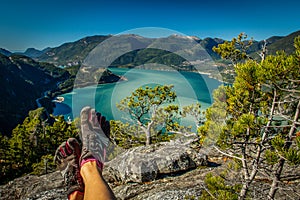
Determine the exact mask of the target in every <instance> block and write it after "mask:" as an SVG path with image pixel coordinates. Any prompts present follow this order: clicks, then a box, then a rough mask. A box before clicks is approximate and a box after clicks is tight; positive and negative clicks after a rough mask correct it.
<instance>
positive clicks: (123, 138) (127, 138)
mask: <svg viewBox="0 0 300 200" xmlns="http://www.w3.org/2000/svg"><path fill="white" fill-rule="evenodd" d="M140 131H141V130H140V128H139V126H135V125H132V124H129V123H128V122H127V123H123V122H121V121H115V120H111V121H110V137H111V140H112V141H113V142H114V143H115V144H116V145H118V146H120V147H122V148H124V149H129V148H132V147H135V146H140V145H143V144H145V137H142V136H143V135H141V134H139V132H140Z"/></svg>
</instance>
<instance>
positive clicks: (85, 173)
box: [80, 161, 116, 200]
mask: <svg viewBox="0 0 300 200" xmlns="http://www.w3.org/2000/svg"><path fill="white" fill-rule="evenodd" d="M80 174H81V176H82V178H83V181H84V184H85V191H84V199H85V200H111V199H116V197H115V196H114V194H113V192H112V190H111V189H110V187H109V186H108V184H107V183H106V182H105V180H104V179H103V177H102V174H101V172H99V171H98V168H97V163H96V161H91V162H87V163H85V164H84V165H82V167H81V169H80Z"/></svg>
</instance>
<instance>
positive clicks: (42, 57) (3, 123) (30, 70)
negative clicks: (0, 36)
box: [0, 31, 300, 134]
mask: <svg viewBox="0 0 300 200" xmlns="http://www.w3.org/2000/svg"><path fill="white" fill-rule="evenodd" d="M299 35H300V31H297V32H294V33H291V34H289V35H287V36H273V37H270V38H268V39H266V42H267V49H268V54H274V53H275V52H276V51H278V50H284V51H285V52H286V53H292V52H293V51H294V47H293V41H294V38H295V37H296V36H299ZM110 37H111V36H110V35H108V36H90V37H85V38H82V39H80V40H77V41H74V42H68V43H65V44H62V45H60V46H58V47H54V48H46V49H43V50H41V51H40V50H37V49H34V48H29V49H27V50H26V51H25V52H19V53H12V52H9V51H8V50H5V49H2V48H0V83H1V86H2V89H1V90H0V95H1V99H0V110H1V112H0V132H1V133H5V134H9V133H10V131H11V130H12V129H13V128H14V127H15V126H16V125H17V124H19V123H20V122H21V121H22V120H23V119H24V118H25V116H26V115H27V113H28V111H29V110H31V109H35V108H36V107H37V104H36V99H37V98H39V97H41V96H42V94H43V93H44V92H45V91H47V90H53V91H56V93H53V94H56V95H57V94H59V93H61V92H67V91H69V90H70V89H72V86H73V83H74V79H75V76H76V74H77V71H78V70H79V69H81V70H85V72H88V73H81V74H82V75H83V77H82V80H83V81H82V83H85V82H86V80H87V79H89V80H90V79H94V78H95V73H103V70H102V71H101V70H100V72H99V70H95V69H91V68H89V67H86V68H83V67H82V68H80V66H81V64H82V63H84V62H85V60H88V59H86V58H87V57H88V55H89V54H90V52H94V53H95V52H97V51H98V53H99V52H100V53H103V51H104V50H103V48H96V47H99V46H98V45H99V43H101V44H103V45H105V44H104V43H102V42H103V41H105V40H106V39H108V38H110ZM122 37H123V38H122V41H123V42H122V45H119V46H117V47H116V51H118V50H120V49H121V50H122V49H124V48H125V49H126V48H128V47H129V46H130V48H132V49H134V50H133V51H130V52H127V53H125V54H123V55H119V56H118V55H117V54H116V55H112V60H111V61H110V65H111V66H114V67H134V66H137V65H143V64H145V63H160V64H164V65H172V66H176V67H178V69H180V70H189V69H191V68H190V67H191V66H190V65H186V63H185V59H184V58H183V57H181V56H178V54H179V55H184V56H186V57H189V56H190V57H191V58H193V59H197V58H201V57H205V56H206V55H209V56H210V57H211V58H212V59H213V60H214V61H217V62H219V61H221V59H220V57H219V56H218V55H217V54H216V53H215V52H213V51H212V48H213V47H214V46H217V45H218V44H221V43H223V42H224V40H223V39H219V38H209V37H208V38H205V39H200V38H197V37H190V36H178V35H171V36H169V37H166V38H161V39H154V38H145V37H141V36H138V35H123V36H122ZM178 41H180V43H181V44H187V43H189V42H191V41H192V42H193V43H194V44H196V47H198V46H201V47H202V49H200V50H199V48H196V47H195V48H191V49H188V50H185V51H184V52H181V51H180V46H178ZM264 42H265V41H254V42H253V45H252V46H251V47H250V49H249V52H248V53H249V54H252V55H257V54H258V53H259V52H260V51H261V49H262V46H263V44H264ZM162 45H163V48H161V49H159V47H161V46H162ZM100 47H101V46H100ZM102 47H105V46H102ZM107 48H108V49H109V46H108V47H107ZM130 48H129V49H130ZM162 49H169V50H162ZM109 53H110V54H109V55H111V54H114V53H115V52H109ZM114 56H115V59H113V58H114ZM88 58H89V57H88ZM107 59H108V60H109V59H110V57H109V56H108V58H107ZM216 69H217V68H216ZM203 70H204V71H208V72H209V70H212V69H211V66H209V67H207V68H205V67H204V68H203ZM103 74H106V75H108V76H107V78H106V80H110V81H111V80H118V77H116V76H114V75H113V74H110V73H109V72H108V73H103ZM78 77H79V78H80V76H78ZM93 81H95V80H93ZM101 81H102V82H105V81H103V79H102V80H100V82H101ZM79 82H80V81H79ZM58 83H60V84H58ZM94 83H95V82H94ZM58 85H59V87H58Z"/></svg>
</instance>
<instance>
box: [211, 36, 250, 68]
mask: <svg viewBox="0 0 300 200" xmlns="http://www.w3.org/2000/svg"><path fill="white" fill-rule="evenodd" d="M245 39H247V35H245V34H244V33H241V34H239V35H238V37H237V38H233V39H232V40H231V41H225V42H224V43H223V44H219V45H218V47H213V51H215V52H216V53H218V54H219V55H220V56H221V57H222V58H224V59H229V60H231V61H232V62H233V63H234V64H236V63H237V62H239V61H241V60H245V59H247V58H248V55H247V49H248V48H249V47H250V46H251V45H252V44H253V40H252V39H251V40H248V41H245Z"/></svg>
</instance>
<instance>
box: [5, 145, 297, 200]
mask: <svg viewBox="0 0 300 200" xmlns="http://www.w3.org/2000/svg"><path fill="white" fill-rule="evenodd" d="M190 141H192V139H187V140H186V141H183V140H176V141H173V142H170V143H163V144H160V145H152V146H149V147H137V148H134V149H131V150H128V151H126V152H124V153H123V154H122V155H119V159H120V160H118V158H115V160H113V161H111V163H108V166H107V167H106V168H105V169H104V171H103V176H104V178H105V179H106V180H107V181H108V183H109V185H110V186H111V188H112V190H113V191H114V193H115V195H116V197H117V199H122V200H125V199H130V200H171V199H172V200H173V199H174V200H176V199H198V197H200V196H201V193H202V192H203V191H204V179H205V176H206V174H207V173H213V174H220V173H221V172H223V171H224V170H225V169H227V163H228V162H231V161H230V160H227V159H224V157H222V156H221V155H220V154H217V153H214V152H210V154H209V159H208V160H206V164H207V166H203V167H195V165H198V164H201V163H202V164H205V162H203V161H205V159H203V158H201V156H200V157H197V156H199V154H197V151H196V150H194V149H193V148H191V147H190V144H191V143H190ZM183 144H185V145H183ZM171 147H172V148H171ZM163 149H164V150H165V151H167V149H169V150H171V151H172V153H170V152H168V153H167V152H162V150H163ZM178 149H181V152H180V151H179V150H178ZM191 149H192V150H191ZM134 152H136V153H134ZM154 152H159V155H160V157H161V158H162V156H163V155H165V156H166V155H167V156H168V157H169V159H165V160H166V161H164V162H163V161H160V162H158V161H159V159H157V156H154V155H151V154H154ZM175 152H177V153H175ZM135 154H136V155H135ZM144 154H145V155H144ZM146 154H147V156H148V157H149V158H152V157H153V156H154V157H155V158H156V159H154V160H152V161H153V162H155V163H156V165H155V166H157V168H154V167H152V168H151V169H157V172H155V173H153V174H156V177H155V180H152V181H148V182H141V180H144V179H143V178H142V177H146V178H147V177H148V178H149V177H151V178H153V176H152V175H153V174H152V175H151V174H150V176H148V175H149V174H148V175H147V174H146V175H145V176H144V175H141V174H138V173H137V174H136V175H134V176H133V174H127V175H126V178H127V179H125V180H128V181H129V180H130V179H131V180H136V181H137V182H133V181H131V182H128V181H127V183H124V182H120V180H119V179H120V178H119V179H117V181H116V179H114V178H113V176H112V175H114V176H115V175H116V174H121V173H120V172H118V173H117V172H113V173H111V170H112V166H114V165H113V164H112V163H122V162H121V159H125V160H126V159H127V160H128V159H129V158H126V157H124V155H128V156H129V157H130V156H131V157H134V158H136V159H138V158H141V159H138V160H136V161H135V162H134V163H131V164H130V165H133V166H136V167H137V166H139V165H141V164H142V163H143V162H146V163H147V161H145V160H144V161H142V160H143V159H142V158H143V156H144V157H146ZM138 155H139V156H140V157H138ZM141 155H142V156H141ZM155 155H156V154H155ZM194 156H196V157H194ZM204 157H205V156H204ZM197 159H198V160H197ZM129 160H130V159H129ZM132 160H134V159H132ZM176 160H177V161H176ZM124 162H125V161H124ZM174 162H175V163H177V164H176V165H173V164H172V163H174ZM198 162H199V163H198ZM157 163H158V164H157ZM161 163H164V165H161ZM124 165H125V163H124ZM148 165H151V163H148ZM141 166H144V165H141ZM145 166H146V164H145ZM158 166H164V167H163V170H161V171H159V170H158V169H160V168H159V167H158ZM168 166H169V167H168ZM174 166H175V167H174ZM120 169H121V168H120ZM128 169H129V168H128ZM125 170H127V169H125ZM148 171H149V170H148ZM128 172H129V171H128ZM136 172H143V170H140V171H138V170H137V171H136ZM162 172H163V173H162ZM299 172H300V167H299V166H298V167H290V168H289V169H288V171H285V172H284V174H283V176H282V177H283V180H282V182H281V183H280V188H279V190H278V192H277V193H276V197H275V199H300V181H299V180H300V178H299V177H300V173H299ZM122 173H123V174H126V173H125V172H122ZM287 175H288V176H287ZM259 176H260V174H258V177H257V179H255V181H254V182H253V185H251V188H250V190H251V191H253V192H252V194H253V195H255V196H253V197H252V198H253V199H264V198H265V197H266V196H267V192H268V189H269V187H270V181H269V180H266V179H260V178H259ZM290 176H292V177H296V179H293V178H290ZM120 177H121V176H120ZM130 177H131V178H130ZM240 177H241V172H240V171H231V172H230V173H229V174H228V176H227V177H226V183H227V184H236V183H239V181H240ZM284 177H285V178H284ZM122 181H123V180H122ZM138 181H139V182H138ZM125 182H126V181H125ZM0 199H1V200H2V199H5V200H11V199H26V200H36V199H39V200H50V199H55V200H58V199H67V196H66V194H65V190H64V184H63V178H62V176H61V174H60V173H59V172H53V173H50V174H47V175H42V176H33V175H26V176H23V177H20V178H18V179H15V180H13V181H11V182H9V183H8V184H6V185H2V186H0Z"/></svg>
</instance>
